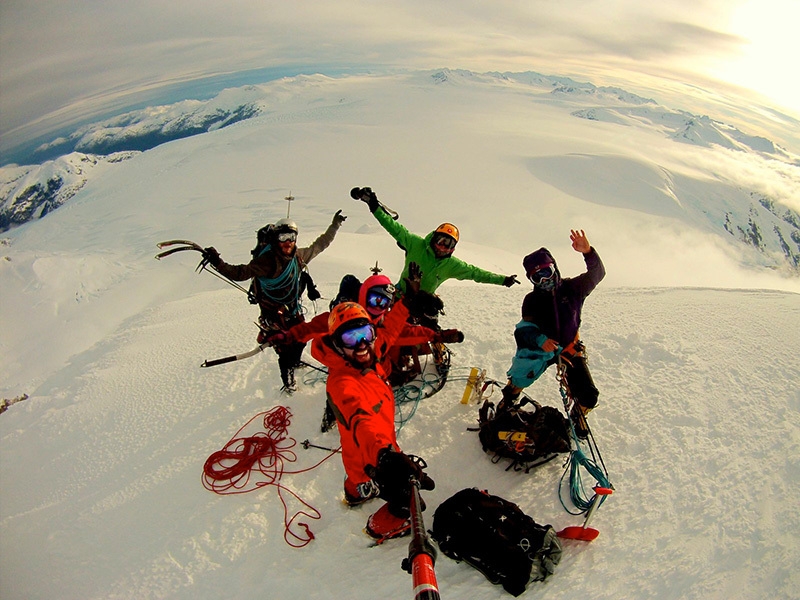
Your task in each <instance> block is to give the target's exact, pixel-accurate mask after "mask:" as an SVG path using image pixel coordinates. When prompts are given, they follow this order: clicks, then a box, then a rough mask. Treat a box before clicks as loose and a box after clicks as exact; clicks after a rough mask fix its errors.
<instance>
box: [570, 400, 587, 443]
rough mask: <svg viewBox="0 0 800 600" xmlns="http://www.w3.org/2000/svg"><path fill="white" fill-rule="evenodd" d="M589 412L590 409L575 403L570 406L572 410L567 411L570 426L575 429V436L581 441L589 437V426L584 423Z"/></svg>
mask: <svg viewBox="0 0 800 600" xmlns="http://www.w3.org/2000/svg"><path fill="white" fill-rule="evenodd" d="M590 412H592V409H591V408H586V407H584V406H581V405H580V404H578V403H577V402H576V403H575V404H573V405H572V409H571V410H570V411H569V416H570V419H571V420H572V425H573V426H574V427H575V435H577V436H578V438H580V439H582V440H585V439H586V438H588V437H589V424H588V423H587V422H586V415H588V414H589V413H590Z"/></svg>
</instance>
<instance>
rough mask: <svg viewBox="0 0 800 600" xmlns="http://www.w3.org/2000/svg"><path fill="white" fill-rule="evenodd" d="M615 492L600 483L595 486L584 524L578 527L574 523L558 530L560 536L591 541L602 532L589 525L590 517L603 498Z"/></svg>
mask: <svg viewBox="0 0 800 600" xmlns="http://www.w3.org/2000/svg"><path fill="white" fill-rule="evenodd" d="M612 493H614V490H612V489H611V488H607V487H600V486H599V485H598V486H597V487H595V488H594V498H593V499H592V505H591V506H590V507H589V510H588V511H587V512H586V518H585V519H584V520H583V525H581V526H580V527H578V526H577V525H572V526H570V527H565V528H564V529H562V530H561V531H559V532H558V537H560V538H565V539H568V540H581V541H582V542H591V541H592V540H593V539H595V538H596V537H597V536H598V535H600V532H599V531H597V529H593V528H592V527H587V525H588V524H589V519H591V518H592V515H593V514H594V511H595V510H596V509H597V507H598V506H600V503H601V502H602V498H604V497H605V496H609V495H611V494H612Z"/></svg>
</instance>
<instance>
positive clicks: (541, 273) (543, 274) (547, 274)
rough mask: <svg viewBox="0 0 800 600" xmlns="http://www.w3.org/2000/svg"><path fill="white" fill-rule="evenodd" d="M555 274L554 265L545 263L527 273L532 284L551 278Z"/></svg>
mask: <svg viewBox="0 0 800 600" xmlns="http://www.w3.org/2000/svg"><path fill="white" fill-rule="evenodd" d="M555 274H556V267H555V265H547V266H544V267H542V268H541V269H537V270H536V271H534V272H533V273H531V274H530V275H528V279H529V280H530V282H531V283H532V284H534V285H536V284H537V283H542V282H543V281H547V280H548V279H552V278H553V275H555Z"/></svg>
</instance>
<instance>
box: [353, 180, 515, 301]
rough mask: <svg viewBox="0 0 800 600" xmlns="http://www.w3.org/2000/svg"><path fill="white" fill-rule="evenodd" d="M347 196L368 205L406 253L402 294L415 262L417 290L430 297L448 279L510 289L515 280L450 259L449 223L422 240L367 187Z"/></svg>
mask: <svg viewBox="0 0 800 600" xmlns="http://www.w3.org/2000/svg"><path fill="white" fill-rule="evenodd" d="M350 195H351V196H352V197H353V198H355V199H357V200H362V201H363V202H365V203H366V204H367V205H368V206H369V210H370V212H371V213H372V214H373V215H375V218H376V219H377V220H378V223H380V224H381V226H382V227H383V228H384V229H385V230H386V231H388V232H389V235H391V236H392V237H393V238H394V239H395V241H397V244H398V245H399V246H400V247H401V248H402V249H403V250H404V251H405V253H406V259H405V265H404V267H403V273H402V274H401V275H400V279H399V280H398V282H397V287H398V288H399V289H400V290H401V291H404V289H403V286H404V284H405V279H406V277H408V265H409V264H411V263H412V262H413V263H417V264H418V265H419V266H420V270H421V271H422V281H421V283H420V290H422V291H424V292H428V293H430V294H433V293H434V292H436V289H437V288H438V287H439V286H440V285H441V284H442V283H444V282H445V281H446V280H448V279H469V280H472V281H477V282H478V283H493V284H495V285H504V286H506V287H511V286H512V285H514V284H515V283H519V281H517V276H516V275H500V274H498V273H492V272H491V271H487V270H485V269H481V268H480V267H476V266H475V265H471V264H469V263H467V262H464V261H463V260H461V259H460V258H456V257H455V256H453V251H454V250H455V248H456V244H457V243H458V228H457V227H456V226H455V225H452V224H451V223H442V224H441V225H439V227H437V228H436V229H435V230H434V231H431V232H430V233H429V234H428V235H426V236H425V237H422V236H419V235H417V234H414V233H411V232H410V231H408V229H406V228H405V227H404V226H403V225H401V224H400V223H398V222H397V221H396V220H395V219H394V218H393V217H392V216H391V215H390V214H389V213H388V212H387V211H386V209H385V207H384V206H383V205H382V204H381V203H380V202H379V201H378V197H377V195H376V194H375V192H373V191H372V190H371V189H370V188H353V189H352V190H351V191H350Z"/></svg>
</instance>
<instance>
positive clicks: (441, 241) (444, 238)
mask: <svg viewBox="0 0 800 600" xmlns="http://www.w3.org/2000/svg"><path fill="white" fill-rule="evenodd" d="M456 243H457V242H456V240H455V239H454V238H451V237H450V236H449V235H444V234H441V233H440V234H439V235H437V236H436V237H435V238H433V245H434V246H441V247H442V248H446V249H447V250H452V249H453V248H455V247H456Z"/></svg>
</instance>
